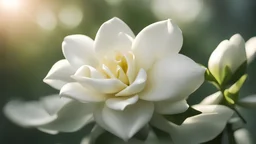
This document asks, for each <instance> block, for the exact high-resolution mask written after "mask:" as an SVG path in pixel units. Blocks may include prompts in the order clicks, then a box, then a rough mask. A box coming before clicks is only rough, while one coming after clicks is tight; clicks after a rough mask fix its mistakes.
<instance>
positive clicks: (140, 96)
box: [6, 18, 205, 140]
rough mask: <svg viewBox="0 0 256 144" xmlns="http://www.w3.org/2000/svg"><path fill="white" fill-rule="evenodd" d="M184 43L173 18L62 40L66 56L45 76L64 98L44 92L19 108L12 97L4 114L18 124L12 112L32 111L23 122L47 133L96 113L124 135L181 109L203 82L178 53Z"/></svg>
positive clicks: (107, 26)
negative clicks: (136, 28)
mask: <svg viewBox="0 0 256 144" xmlns="http://www.w3.org/2000/svg"><path fill="white" fill-rule="evenodd" d="M182 43H183V37H182V32H181V30H180V29H179V27H178V26H177V25H176V24H174V23H173V22H172V21H171V20H165V21H160V22H156V23H153V24H151V25H149V26H147V27H146V28H144V29H143V30H142V31H141V32H140V33H139V34H138V35H137V36H136V37H135V36H134V34H133V32H132V31H131V30H130V28H129V27H128V26H127V25H126V24H125V23H124V22H123V21H121V20H120V19H118V18H113V19H111V20H108V21H107V22H105V23H103V24H102V25H101V27H100V28H99V30H98V32H97V34H96V37H95V40H92V39H91V38H89V37H87V36H84V35H70V36H67V37H66V38H65V39H64V41H63V44H62V51H63V54H64V56H65V59H63V60H60V61H58V62H56V63H55V64H54V65H53V67H52V68H51V70H50V71H49V73H48V74H47V76H46V78H45V79H44V82H45V83H47V84H49V85H51V86H52V87H54V88H56V89H59V90H60V95H61V96H62V100H61V102H56V101H60V100H56V97H53V98H52V100H51V97H48V98H46V99H45V100H41V101H39V102H35V103H32V104H31V103H29V104H28V105H26V107H25V108H24V109H18V110H17V109H15V108H16V107H18V106H19V105H20V106H21V107H22V105H21V104H20V102H19V101H16V102H14V104H13V103H10V104H9V105H7V107H6V114H7V115H8V117H9V118H10V119H12V120H13V121H14V122H16V123H19V122H20V120H21V119H18V117H17V116H18V115H21V114H23V113H24V112H25V111H26V113H27V114H26V115H29V113H31V115H29V116H28V117H24V118H23V119H22V121H23V120H24V119H26V121H23V122H22V123H20V124H23V125H24V126H37V127H39V128H40V129H41V130H44V131H46V130H47V131H48V130H50V131H52V132H57V131H64V132H71V131H76V130H78V129H80V128H81V127H83V126H84V125H85V124H86V123H88V121H89V120H90V118H93V119H94V120H95V121H96V123H97V124H98V125H100V126H101V127H103V128H104V129H105V130H107V131H109V132H111V133H113V134H114V135H116V136H118V137H120V138H122V139H124V140H128V139H129V138H131V137H132V136H133V135H134V134H135V133H136V132H138V131H139V130H140V129H141V128H142V127H144V126H145V125H146V124H147V123H148V122H149V121H150V120H151V118H152V116H153V114H154V113H157V114H177V113H182V112H185V111H186V110H187V108H188V107H189V106H188V104H187V102H186V99H187V98H188V96H189V95H190V94H191V93H193V92H194V91H195V90H196V89H197V88H198V87H199V86H200V85H201V84H202V83H203V81H204V72H205V69H204V68H202V67H201V66H199V65H198V64H197V63H195V62H194V61H193V60H191V59H190V58H188V57H186V56H184V55H182V54H179V51H180V49H181V47H182ZM69 98H70V99H69ZM71 99H72V100H71ZM38 103H39V104H38ZM42 103H43V104H42ZM37 105H39V106H40V107H37ZM34 107H37V108H34ZM37 109H38V111H40V112H36V113H34V111H35V110H37ZM16 110H17V111H16ZM15 112H16V113H15ZM14 113H15V114H14ZM49 114H50V115H49ZM15 115H17V116H15ZM47 116H48V117H47ZM31 117H32V118H34V117H37V118H38V119H36V120H30V118H31ZM63 119H64V121H63ZM60 121H61V122H60Z"/></svg>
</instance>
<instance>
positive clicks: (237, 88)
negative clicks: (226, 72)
mask: <svg viewBox="0 0 256 144" xmlns="http://www.w3.org/2000/svg"><path fill="white" fill-rule="evenodd" d="M247 76H248V75H247V74H244V75H243V76H241V77H240V79H239V80H238V81H237V82H236V83H234V84H233V85H232V86H231V87H230V88H229V89H228V91H229V92H230V93H232V94H238V93H239V91H240V89H241V88H242V86H243V84H244V82H245V80H246V79H247Z"/></svg>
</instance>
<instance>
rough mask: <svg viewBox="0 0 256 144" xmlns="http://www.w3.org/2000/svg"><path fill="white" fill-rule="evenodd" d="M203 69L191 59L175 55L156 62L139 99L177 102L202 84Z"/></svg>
mask: <svg viewBox="0 0 256 144" xmlns="http://www.w3.org/2000/svg"><path fill="white" fill-rule="evenodd" d="M204 72H205V69H204V68H202V67H201V66H199V65H198V64H197V63H195V62H194V61H193V60H192V59H190V58H188V57H186V56H184V55H181V54H175V55H170V56H168V57H165V58H163V59H161V60H159V61H157V62H156V63H155V64H154V66H153V67H152V69H151V71H149V72H148V79H147V85H146V87H145V89H144V90H143V91H142V92H141V93H139V94H138V95H139V97H140V98H141V99H144V100H149V101H162V100H167V99H168V100H169V101H173V102H175V101H179V100H183V99H185V98H187V97H188V96H189V95H190V94H191V93H192V92H194V91H195V90H196V89H197V88H199V86H200V85H201V84H202V83H203V82H204Z"/></svg>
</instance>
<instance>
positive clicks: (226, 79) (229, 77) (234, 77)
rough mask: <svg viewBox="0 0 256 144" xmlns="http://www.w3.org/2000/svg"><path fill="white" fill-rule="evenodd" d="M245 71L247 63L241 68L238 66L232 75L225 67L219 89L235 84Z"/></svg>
mask: <svg viewBox="0 0 256 144" xmlns="http://www.w3.org/2000/svg"><path fill="white" fill-rule="evenodd" d="M246 70H247V61H245V62H244V63H243V64H242V65H241V66H239V67H238V68H237V70H236V71H235V72H234V73H232V71H231V69H230V68H229V67H228V66H226V67H225V68H224V75H223V78H222V80H221V82H220V87H221V88H224V87H227V86H229V85H232V84H234V83H236V82H237V81H238V80H239V79H240V78H241V77H242V76H243V75H245V74H246Z"/></svg>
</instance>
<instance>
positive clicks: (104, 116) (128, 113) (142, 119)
mask: <svg viewBox="0 0 256 144" xmlns="http://www.w3.org/2000/svg"><path fill="white" fill-rule="evenodd" d="M153 111H154V105H153V103H151V102H146V101H142V100H140V101H138V102H137V103H135V104H133V105H130V106H128V107H126V108H125V109H124V110H123V111H116V110H113V109H110V108H109V107H107V106H104V107H101V108H100V109H99V110H97V111H95V112H94V118H95V120H96V122H97V123H98V124H99V125H100V126H102V127H103V128H105V129H106V130H107V131H109V132H111V133H113V134H115V135H116V136H118V137H120V138H122V139H123V140H128V139H129V138H131V137H132V136H133V135H134V134H135V133H136V132H138V131H139V130H140V129H141V128H142V127H143V126H145V125H146V124H147V123H148V122H149V120H150V119H151V117H152V114H153Z"/></svg>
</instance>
